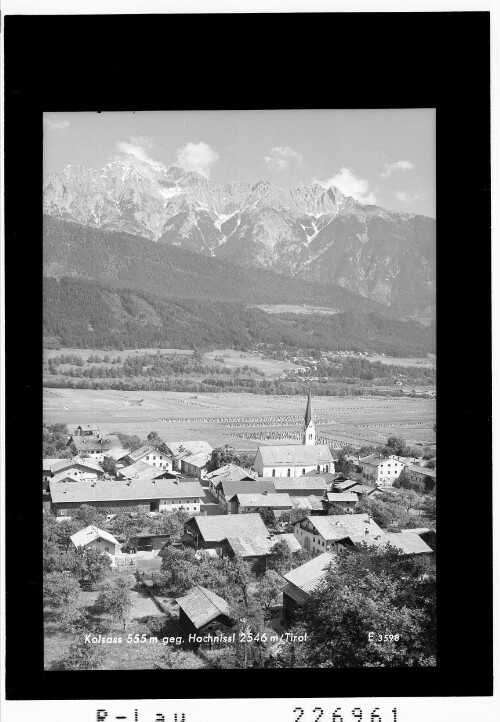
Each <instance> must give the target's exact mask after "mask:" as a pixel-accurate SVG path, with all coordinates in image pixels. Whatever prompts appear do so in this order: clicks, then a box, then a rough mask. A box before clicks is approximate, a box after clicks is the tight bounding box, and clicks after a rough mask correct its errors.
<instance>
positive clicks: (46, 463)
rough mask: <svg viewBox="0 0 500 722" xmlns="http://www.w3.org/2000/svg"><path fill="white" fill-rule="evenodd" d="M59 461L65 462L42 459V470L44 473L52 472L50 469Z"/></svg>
mask: <svg viewBox="0 0 500 722" xmlns="http://www.w3.org/2000/svg"><path fill="white" fill-rule="evenodd" d="M60 461H65V459H44V460H43V470H44V471H52V467H53V466H54V465H55V464H58V463H59V462H60Z"/></svg>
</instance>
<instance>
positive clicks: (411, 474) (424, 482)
mask: <svg viewBox="0 0 500 722" xmlns="http://www.w3.org/2000/svg"><path fill="white" fill-rule="evenodd" d="M404 475H405V479H406V481H407V482H408V484H409V486H411V487H413V488H414V489H417V490H419V491H427V492H429V491H433V490H434V489H435V488H436V469H428V468H427V467H426V466H418V465H417V464H408V466H407V467H406V468H405V474H404Z"/></svg>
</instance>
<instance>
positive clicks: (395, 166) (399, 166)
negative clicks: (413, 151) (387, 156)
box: [380, 160, 415, 178]
mask: <svg viewBox="0 0 500 722" xmlns="http://www.w3.org/2000/svg"><path fill="white" fill-rule="evenodd" d="M384 168H385V171H384V172H383V173H381V174H380V175H381V177H382V178H389V177H390V176H391V175H392V174H393V173H394V171H396V170H413V168H415V166H414V165H413V163H412V162H411V161H410V160H397V161H396V162H395V163H384Z"/></svg>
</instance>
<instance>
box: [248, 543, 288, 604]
mask: <svg viewBox="0 0 500 722" xmlns="http://www.w3.org/2000/svg"><path fill="white" fill-rule="evenodd" d="M285 543H286V542H285ZM284 586H285V581H284V580H283V577H282V576H281V574H278V572H275V571H274V570H273V569H269V570H268V571H267V572H266V573H265V574H264V576H263V577H262V578H261V579H260V580H259V582H258V584H257V590H256V592H255V599H256V601H257V602H259V603H260V605H261V606H262V609H263V610H264V612H269V609H270V607H271V605H272V604H273V603H274V602H276V601H277V600H278V598H279V595H280V594H281V590H282V589H283V587H284Z"/></svg>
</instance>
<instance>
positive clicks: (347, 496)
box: [327, 491, 358, 504]
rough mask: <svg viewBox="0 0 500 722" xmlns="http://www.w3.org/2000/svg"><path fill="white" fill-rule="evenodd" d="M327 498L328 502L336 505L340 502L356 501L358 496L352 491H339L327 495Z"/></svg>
mask: <svg viewBox="0 0 500 722" xmlns="http://www.w3.org/2000/svg"><path fill="white" fill-rule="evenodd" d="M327 498H328V501H331V502H332V503H333V504H337V503H338V502H341V501H358V495H357V494H355V493H354V492H353V491H344V492H342V491H340V492H337V493H333V494H327Z"/></svg>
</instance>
